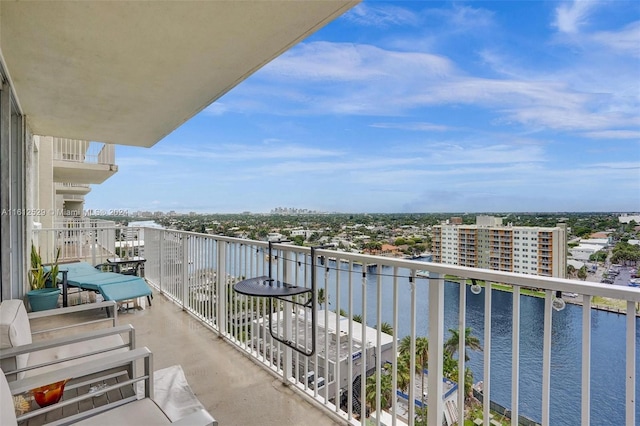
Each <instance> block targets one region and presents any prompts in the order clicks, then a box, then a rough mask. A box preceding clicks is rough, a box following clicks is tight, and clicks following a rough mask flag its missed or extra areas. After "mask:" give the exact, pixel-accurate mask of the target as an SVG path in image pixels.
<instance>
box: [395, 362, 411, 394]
mask: <svg viewBox="0 0 640 426" xmlns="http://www.w3.org/2000/svg"><path fill="white" fill-rule="evenodd" d="M396 378H397V384H398V389H400V390H401V391H403V392H408V391H409V385H410V384H411V373H410V372H409V357H408V356H407V355H400V356H399V357H398V361H397V377H396Z"/></svg>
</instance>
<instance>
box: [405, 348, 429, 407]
mask: <svg viewBox="0 0 640 426" xmlns="http://www.w3.org/2000/svg"><path fill="white" fill-rule="evenodd" d="M399 351H400V355H401V356H406V357H407V358H408V357H409V356H410V354H411V336H404V337H403V338H402V340H400V348H399ZM427 367H429V339H427V338H426V337H417V338H416V372H417V373H419V374H420V376H421V380H422V389H423V390H424V370H426V369H427ZM421 398H422V402H423V403H424V391H423V392H422V397H421Z"/></svg>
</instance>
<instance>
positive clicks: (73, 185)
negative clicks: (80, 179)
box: [56, 182, 91, 189]
mask: <svg viewBox="0 0 640 426" xmlns="http://www.w3.org/2000/svg"><path fill="white" fill-rule="evenodd" d="M56 188H80V189H90V188H91V185H89V184H86V183H69V182H56Z"/></svg>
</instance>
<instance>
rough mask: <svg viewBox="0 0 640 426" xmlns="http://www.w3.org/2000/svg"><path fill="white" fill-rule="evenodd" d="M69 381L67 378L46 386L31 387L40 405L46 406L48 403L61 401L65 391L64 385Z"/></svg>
mask: <svg viewBox="0 0 640 426" xmlns="http://www.w3.org/2000/svg"><path fill="white" fill-rule="evenodd" d="M68 381H69V379H66V380H62V381H60V382H55V383H51V384H49V385H46V386H40V387H39V388H35V389H31V392H32V393H33V397H34V399H35V400H36V402H37V403H38V405H39V406H40V407H46V406H47V405H51V404H55V403H57V402H58V401H60V398H62V393H63V392H64V385H65V384H66V383H67V382H68Z"/></svg>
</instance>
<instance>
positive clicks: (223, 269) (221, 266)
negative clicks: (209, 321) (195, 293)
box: [216, 240, 228, 336]
mask: <svg viewBox="0 0 640 426" xmlns="http://www.w3.org/2000/svg"><path fill="white" fill-rule="evenodd" d="M217 245H218V247H217V250H216V251H217V252H218V271H217V273H216V285H217V289H216V315H217V318H218V336H220V335H223V334H225V333H226V331H227V290H228V286H227V251H226V243H225V242H224V241H220V240H219V241H217Z"/></svg>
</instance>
